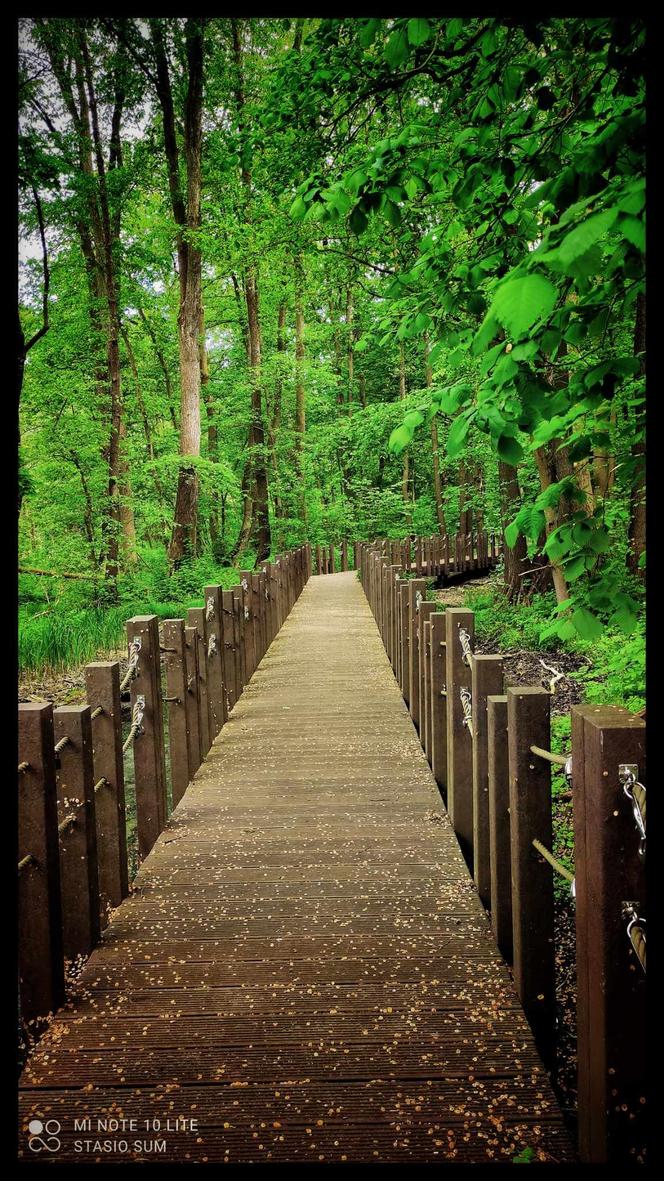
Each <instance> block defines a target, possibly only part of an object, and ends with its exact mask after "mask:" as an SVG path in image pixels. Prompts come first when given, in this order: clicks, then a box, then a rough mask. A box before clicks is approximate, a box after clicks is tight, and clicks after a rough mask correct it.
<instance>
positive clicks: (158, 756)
mask: <svg viewBox="0 0 664 1181" xmlns="http://www.w3.org/2000/svg"><path fill="white" fill-rule="evenodd" d="M190 614H191V613H190ZM202 614H203V613H202V612H201V615H202ZM127 640H128V642H129V645H130V648H131V646H132V644H134V643H140V649H139V651H138V663H137V665H136V676H135V677H134V679H133V680H132V681H131V683H130V692H131V708H132V719H133V718H134V716H135V715H136V711H138V713H139V714H140V715H141V718H142V720H141V726H140V732H139V733H138V734H137V735H136V738H135V740H134V741H133V742H132V744H131V756H130V757H132V758H133V762H134V784H135V796H136V832H137V836H138V852H139V857H140V858H143V857H145V856H146V855H147V854H148V853H149V851H150V849H151V848H152V846H153V845H154V843H155V841H156V839H157V837H158V836H159V833H160V832H161V831H162V829H163V828H164V825H165V824H166V819H167V804H166V765H165V751H164V720H163V717H164V715H163V702H162V692H161V663H160V654H159V623H158V620H157V616H156V615H137V616H135V617H134V618H133V619H129V620H128V621H127ZM206 708H207V703H206Z"/></svg>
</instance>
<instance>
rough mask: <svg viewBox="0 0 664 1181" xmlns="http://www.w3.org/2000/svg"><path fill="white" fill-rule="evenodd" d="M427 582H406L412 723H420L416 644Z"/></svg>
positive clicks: (418, 658) (419, 580)
mask: <svg viewBox="0 0 664 1181" xmlns="http://www.w3.org/2000/svg"><path fill="white" fill-rule="evenodd" d="M426 589H427V584H426V581H425V579H424V578H412V579H411V581H410V582H409V584H408V639H409V644H408V710H409V713H410V716H411V718H412V719H413V722H414V724H415V725H416V726H417V727H418V728H419V723H420V651H419V645H418V624H419V607H420V603H422V602H424V596H425V594H426Z"/></svg>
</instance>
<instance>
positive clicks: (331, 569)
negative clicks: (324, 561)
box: [329, 545, 334, 574]
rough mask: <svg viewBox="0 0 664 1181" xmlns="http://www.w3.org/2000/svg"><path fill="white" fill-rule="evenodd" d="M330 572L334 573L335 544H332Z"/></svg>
mask: <svg viewBox="0 0 664 1181" xmlns="http://www.w3.org/2000/svg"><path fill="white" fill-rule="evenodd" d="M329 573H330V574H334V545H330V569H329Z"/></svg>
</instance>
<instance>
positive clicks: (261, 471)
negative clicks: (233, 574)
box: [231, 17, 272, 562]
mask: <svg viewBox="0 0 664 1181" xmlns="http://www.w3.org/2000/svg"><path fill="white" fill-rule="evenodd" d="M231 28H232V34H233V57H234V62H235V101H236V105H237V114H238V126H239V132H240V142H241V146H242V151H241V160H242V163H241V169H240V179H241V182H242V189H243V193H244V214H243V217H244V223H245V225H247V226H250V225H251V216H252V180H251V169H250V168H249V165H248V160H249V136H248V134H247V125H246V100H245V93H244V64H243V51H242V41H241V37H240V21H239V20H238V18H237V17H232V18H231ZM244 293H245V302H246V307H247V332H248V336H249V380H250V383H251V426H252V431H251V433H252V449H253V480H252V483H253V493H254V495H253V501H252V506H251V510H252V514H253V522H252V527H253V530H254V531H255V536H256V561H257V562H263V561H265V559H266V558H268V557H269V556H270V549H271V545H272V541H271V534H270V507H269V488H268V478H267V465H266V462H265V428H264V425H263V406H262V400H263V395H262V382H261V329H260V317H259V307H258V273H257V267H256V264H255V262H254V261H253V260H251V261H250V262H249V265H248V266H247V269H246V273H245V282H244ZM246 503H247V502H246V499H245V507H246ZM239 552H240V551H239V550H238V553H239Z"/></svg>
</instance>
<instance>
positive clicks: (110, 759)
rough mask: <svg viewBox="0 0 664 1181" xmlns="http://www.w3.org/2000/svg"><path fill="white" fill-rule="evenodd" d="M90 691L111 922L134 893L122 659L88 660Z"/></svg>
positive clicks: (101, 864)
mask: <svg viewBox="0 0 664 1181" xmlns="http://www.w3.org/2000/svg"><path fill="white" fill-rule="evenodd" d="M85 690H86V694H87V698H88V702H89V703H90V710H91V713H90V719H91V722H92V754H93V769H94V782H95V785H98V786H97V790H96V792H95V820H96V825H97V870H98V875H99V906H100V919H101V925H102V927H105V926H106V923H107V921H108V912H109V910H112V909H113V908H114V907H116V906H119V905H120V903H121V902H122V899H123V898H126V897H127V894H128V893H129V877H128V868H127V821H126V814H125V786H124V760H123V756H122V709H121V705H120V665H119V663H118V661H117V660H109V661H99V662H97V663H95V664H87V665H86V666H85ZM98 711H101V712H98Z"/></svg>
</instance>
